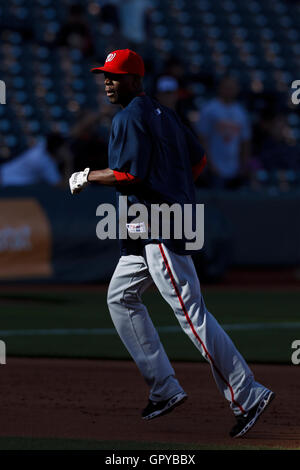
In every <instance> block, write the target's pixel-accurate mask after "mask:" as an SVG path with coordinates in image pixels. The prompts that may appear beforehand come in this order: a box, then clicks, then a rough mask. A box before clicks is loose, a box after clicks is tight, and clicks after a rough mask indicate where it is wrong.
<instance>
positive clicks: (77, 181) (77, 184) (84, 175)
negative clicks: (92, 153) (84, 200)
mask: <svg viewBox="0 0 300 470" xmlns="http://www.w3.org/2000/svg"><path fill="white" fill-rule="evenodd" d="M89 172H90V169H89V168H86V169H85V170H84V171H78V172H77V173H73V174H72V176H71V178H70V179H69V185H70V190H71V193H72V194H77V193H80V191H81V190H82V189H83V188H84V187H85V186H86V185H87V184H88V176H89Z"/></svg>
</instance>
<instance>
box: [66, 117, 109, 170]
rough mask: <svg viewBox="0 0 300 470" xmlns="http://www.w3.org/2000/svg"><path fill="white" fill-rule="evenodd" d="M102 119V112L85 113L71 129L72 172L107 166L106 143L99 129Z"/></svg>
mask: <svg viewBox="0 0 300 470" xmlns="http://www.w3.org/2000/svg"><path fill="white" fill-rule="evenodd" d="M103 117H104V116H103V112H102V111H101V112H98V113H94V112H90V111H86V112H84V113H83V115H82V117H81V118H80V119H79V121H78V122H77V124H76V125H75V126H74V127H73V129H72V131H71V140H70V151H71V154H72V159H73V170H72V171H73V172H74V171H81V170H83V169H84V168H87V167H88V168H91V169H92V170H98V169H101V168H106V167H107V166H108V159H107V141H106V140H105V138H104V136H103V134H102V132H103V131H102V132H101V129H100V122H101V120H102V118H103ZM101 134H102V135H101Z"/></svg>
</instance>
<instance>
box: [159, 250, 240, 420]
mask: <svg viewBox="0 0 300 470" xmlns="http://www.w3.org/2000/svg"><path fill="white" fill-rule="evenodd" d="M158 246H159V249H160V252H161V255H162V257H163V260H164V263H165V265H166V268H167V271H168V274H169V276H170V279H171V282H172V285H173V287H174V290H175V292H176V295H177V297H178V300H179V302H180V305H181V308H182V311H183V313H184V315H185V318H186V320H187V322H188V324H189V326H190V328H191V330H192V332H193V334H194V336H195V337H196V338H197V340H198V341H199V343H200V344H201V346H202V348H203V350H204V351H205V354H206V355H207V357H208V359H209V361H210V362H211V365H212V366H213V368H214V369H215V371H216V372H217V373H218V374H219V376H220V377H221V379H222V380H223V382H224V383H225V384H226V385H227V387H228V388H229V390H230V394H231V400H232V402H233V403H234V404H235V405H236V406H238V408H239V409H240V410H241V412H242V413H245V410H244V409H243V407H242V406H241V405H240V404H239V403H237V402H236V401H235V399H234V393H233V390H232V387H231V385H230V384H229V383H228V382H227V380H226V379H225V377H224V376H223V375H222V373H221V372H220V370H219V369H218V367H217V366H216V364H215V362H214V360H213V358H212V357H211V355H210V354H209V352H208V351H207V349H206V346H205V344H204V343H203V341H202V340H201V338H200V337H199V335H198V334H197V331H196V330H195V328H194V325H193V323H192V321H191V319H190V317H189V314H188V312H187V309H186V307H185V305H184V302H183V300H182V297H181V295H180V292H179V290H178V287H177V285H176V282H175V279H174V276H173V274H172V271H171V268H170V265H169V263H168V260H167V258H166V255H165V252H164V250H163V247H162V245H161V244H160V243H159V244H158Z"/></svg>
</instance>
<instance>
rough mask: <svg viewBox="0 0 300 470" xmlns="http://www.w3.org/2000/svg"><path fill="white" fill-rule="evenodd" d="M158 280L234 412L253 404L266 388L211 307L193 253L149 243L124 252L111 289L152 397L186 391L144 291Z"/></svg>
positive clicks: (116, 317)
mask: <svg viewBox="0 0 300 470" xmlns="http://www.w3.org/2000/svg"><path fill="white" fill-rule="evenodd" d="M153 282H154V283H155V285H156V286H157V288H158V290H159V292H160V293H161V295H162V297H163V298H164V299H165V300H166V302H167V303H168V304H169V305H170V306H171V308H172V309H173V311H174V313H175V315H176V317H177V320H178V321H179V324H180V325H181V327H182V329H183V331H184V332H185V333H186V334H187V335H188V336H189V338H190V339H191V340H192V341H193V343H194V345H195V346H196V347H197V348H198V349H199V351H200V352H201V354H202V355H203V357H204V358H205V359H206V360H207V361H208V362H209V363H210V365H211V370H212V373H213V376H214V379H215V381H216V384H217V386H218V388H219V390H220V392H221V393H222V395H223V396H224V397H225V399H227V400H228V401H229V402H230V407H231V409H232V410H233V412H234V414H236V415H239V414H242V413H244V412H246V411H247V410H249V409H250V408H252V407H253V406H254V405H255V404H256V403H257V402H258V401H259V400H260V399H261V397H262V395H263V394H264V393H265V392H266V390H267V389H266V388H265V387H264V386H263V385H261V384H259V383H258V382H256V381H255V380H254V377H253V374H252V372H251V370H250V369H249V367H248V365H247V364H246V362H245V360H244V359H243V357H242V356H241V354H240V353H239V352H238V351H237V349H236V347H235V345H234V344H233V342H232V341H231V339H230V338H229V336H228V335H227V333H226V332H225V331H224V330H223V329H222V327H221V326H220V325H219V323H218V322H217V321H216V319H215V318H214V317H213V316H212V315H211V313H210V312H209V311H208V310H207V308H206V306H205V303H204V300H203V297H202V294H201V290H200V284H199V280H198V276H197V273H196V270H195V266H194V263H193V260H192V258H191V256H189V255H178V254H175V253H174V252H172V251H170V250H168V249H167V247H166V246H165V245H164V244H149V245H146V247H145V249H144V253H143V256H135V255H129V256H122V257H121V258H120V260H119V263H118V265H117V267H116V269H115V272H114V274H113V276H112V279H111V282H110V285H109V288H108V299H107V300H108V307H109V311H110V314H111V318H112V321H113V323H114V325H115V328H116V330H117V332H118V334H119V336H120V338H121V339H122V341H123V343H124V345H125V346H126V348H127V350H128V352H129V353H130V355H131V356H132V358H133V359H134V361H135V363H136V364H137V366H138V368H139V370H140V372H141V374H142V375H143V377H144V379H145V380H146V383H147V384H148V385H149V387H150V395H149V398H150V399H151V400H153V401H160V400H166V399H168V398H170V397H171V396H172V395H175V394H176V393H178V392H181V391H183V389H182V387H181V385H180V384H179V382H178V380H177V379H176V378H175V373H174V369H173V368H172V366H171V364H170V361H169V359H168V357H167V354H166V352H165V350H164V348H163V345H162V344H161V342H160V338H159V335H158V333H157V330H156V329H155V327H154V325H153V323H152V321H151V319H150V316H149V314H148V311H147V309H146V307H145V305H143V303H142V299H141V295H142V294H143V292H144V291H145V290H146V289H147V288H148V287H149V286H150V285H151V284H152V283H153Z"/></svg>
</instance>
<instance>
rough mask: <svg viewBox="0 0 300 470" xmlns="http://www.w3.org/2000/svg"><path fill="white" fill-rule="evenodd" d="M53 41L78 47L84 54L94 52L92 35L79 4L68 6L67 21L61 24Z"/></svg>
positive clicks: (59, 44)
mask: <svg viewBox="0 0 300 470" xmlns="http://www.w3.org/2000/svg"><path fill="white" fill-rule="evenodd" d="M55 42H56V45H58V46H68V47H71V48H75V49H80V50H81V52H82V53H83V55H85V56H90V55H92V54H93V53H94V45H93V40H92V36H91V33H90V29H89V25H88V21H87V20H86V18H85V11H84V8H83V6H82V5H81V4H79V3H75V4H73V5H71V6H70V9H69V16H68V18H67V21H66V22H65V23H64V24H63V25H62V26H61V28H60V30H59V32H58V34H57V37H56V41H55Z"/></svg>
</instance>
